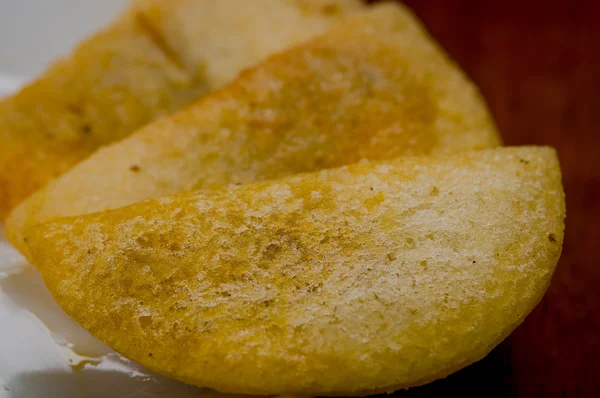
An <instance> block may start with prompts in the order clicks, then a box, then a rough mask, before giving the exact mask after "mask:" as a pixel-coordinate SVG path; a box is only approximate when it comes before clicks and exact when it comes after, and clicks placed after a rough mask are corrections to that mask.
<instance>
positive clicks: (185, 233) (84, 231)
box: [27, 147, 565, 395]
mask: <svg viewBox="0 0 600 398" xmlns="http://www.w3.org/2000/svg"><path fill="white" fill-rule="evenodd" d="M564 216H565V203H564V194H563V190H562V186H561V177H560V170H559V165H558V160H557V158H556V154H555V152H554V151H553V150H551V149H549V148H535V147H524V148H499V149H492V150H483V151H473V152H468V153H462V154H457V155H454V156H438V157H421V158H418V157H417V158H411V157H409V158H400V159H398V160H391V161H386V162H382V163H370V162H366V161H363V162H361V163H359V164H355V165H351V166H345V167H342V168H338V169H331V170H325V171H321V172H317V173H312V174H300V175H297V176H291V177H287V178H285V179H281V180H271V181H266V182H257V183H252V184H247V185H242V186H237V187H236V186H230V187H228V188H223V189H221V190H215V191H199V192H196V193H184V194H179V195H177V196H171V197H165V198H161V199H157V200H151V201H147V202H142V203H138V204H134V205H132V206H129V207H125V208H122V209H117V210H112V211H107V212H101V213H94V214H89V215H84V216H78V217H73V218H65V219H60V220H57V221H53V222H49V223H47V224H43V225H41V226H37V227H33V228H32V229H31V230H30V231H29V233H28V239H27V242H28V244H29V247H30V250H31V253H32V255H33V259H34V263H35V264H36V265H37V267H38V268H39V270H40V271H41V273H42V275H43V277H44V280H45V282H46V285H47V286H48V288H49V289H50V291H51V292H52V294H53V296H54V298H55V299H56V300H57V302H58V303H59V304H60V305H61V306H62V307H63V308H64V309H65V311H66V312H67V313H68V314H69V315H71V316H72V317H73V318H74V319H75V320H77V321H78V322H79V323H80V324H81V325H83V327H85V328H86V329H87V330H89V331H90V332H91V333H92V334H93V335H95V336H96V337H98V338H100V339H101V340H103V341H104V342H106V343H107V344H108V345H110V346H111V347H113V348H114V349H115V350H117V351H118V352H120V353H122V354H124V355H125V356H127V357H129V358H131V359H133V360H135V361H137V362H139V363H141V364H143V365H145V366H147V367H148V368H150V369H152V370H153V371H155V372H158V373H161V374H163V375H166V376H170V377H173V378H176V379H180V380H183V381H185V382H188V383H193V384H197V385H200V386H206V387H210V388H214V389H217V390H219V391H222V392H229V393H240V394H242V393H245V394H295V395H332V394H343V395H353V394H366V393H372V392H379V391H393V390H395V389H397V388H401V387H409V386H414V385H419V384H423V383H425V382H428V381H431V380H434V379H436V378H439V377H443V376H445V375H448V374H449V373H451V372H453V371H456V370H458V369H459V368H461V367H463V366H466V365H468V364H470V363H472V362H474V361H476V360H478V359H480V358H482V357H483V356H484V355H485V354H486V353H488V352H489V351H490V350H491V349H492V348H493V347H494V346H495V345H496V344H498V343H499V342H500V341H501V340H502V339H503V338H504V337H506V336H507V335H508V334H509V333H510V332H511V331H512V330H513V329H514V328H515V327H516V326H517V325H518V324H519V323H520V322H521V321H522V320H523V318H524V317H525V316H526V315H527V314H528V313H529V312H530V311H531V310H532V309H533V307H534V306H535V305H536V304H537V303H538V301H539V300H540V299H541V297H542V296H543V294H544V292H545V290H546V288H547V286H548V283H549V282H550V279H551V276H552V273H553V271H554V268H555V265H556V262H557V260H558V258H559V255H560V251H561V245H562V240H563V228H564V223H563V220H564Z"/></svg>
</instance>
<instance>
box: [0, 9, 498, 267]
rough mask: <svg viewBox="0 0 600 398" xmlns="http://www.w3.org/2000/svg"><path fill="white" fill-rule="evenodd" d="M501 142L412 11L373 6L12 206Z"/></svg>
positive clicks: (95, 198) (68, 209)
mask: <svg viewBox="0 0 600 398" xmlns="http://www.w3.org/2000/svg"><path fill="white" fill-rule="evenodd" d="M499 144H500V139H499V137H498V135H497V133H496V130H495V128H494V125H493V122H492V120H491V119H490V116H489V114H488V112H487V109H486V107H485V104H484V102H483V100H482V98H481V97H480V96H479V94H478V92H477V90H476V88H475V87H474V86H473V85H472V84H471V83H470V82H469V81H468V80H467V79H466V77H464V75H463V74H462V73H461V72H460V71H459V70H458V69H457V68H456V67H455V66H454V64H452V63H451V62H450V61H449V60H448V59H447V58H446V56H445V55H444V54H443V53H442V51H441V50H440V49H439V48H438V47H437V46H436V45H435V44H434V43H433V42H432V41H431V39H430V38H429V36H428V35H427V34H426V32H425V31H424V30H423V28H422V27H421V25H420V24H419V23H418V22H417V20H416V19H415V18H414V16H413V15H412V14H411V13H409V12H408V11H407V10H405V9H404V8H402V7H401V6H399V5H394V4H387V5H382V6H378V7H375V8H374V9H373V10H371V11H368V12H365V13H363V14H361V15H360V16H356V17H354V18H350V20H348V21H346V22H345V23H342V24H340V25H339V26H337V27H336V28H333V29H332V30H330V31H328V32H327V33H326V34H325V35H324V36H322V37H319V38H316V39H314V40H312V41H310V42H308V43H306V44H305V45H302V46H299V47H296V48H294V49H291V50H289V51H286V52H284V53H281V54H278V55H276V56H274V57H272V58H270V59H269V60H268V61H266V62H264V63H262V64H260V65H259V66H257V67H256V68H254V69H252V70H249V71H247V72H244V73H243V74H242V75H241V77H239V78H238V79H237V80H235V81H234V82H233V83H232V84H230V85H228V86H227V87H226V88H224V89H222V90H220V91H218V92H216V93H213V94H211V95H209V96H207V97H205V98H204V99H203V100H201V101H199V102H198V103H196V104H195V105H194V106H192V107H190V108H188V109H185V110H183V111H182V112H180V113H178V114H176V115H174V116H172V117H171V118H169V119H166V120H162V121H158V122H156V123H154V124H152V125H149V126H147V127H145V128H143V129H142V130H140V131H139V132H137V133H135V134H134V135H132V136H131V137H129V138H128V139H126V140H124V141H121V142H119V143H116V144H114V145H112V146H109V147H108V148H104V149H101V150H100V151H98V152H97V153H96V154H94V155H93V156H91V157H90V158H89V159H87V160H86V161H84V162H83V163H81V164H79V165H78V166H76V167H75V168H74V169H72V170H71V171H70V172H68V173H67V174H65V175H64V176H62V177H61V178H59V179H58V180H56V181H55V182H53V183H51V184H49V186H48V187H47V188H46V189H44V190H42V191H40V192H38V193H36V194H35V195H34V196H33V197H32V198H31V199H29V200H28V201H26V202H25V203H24V204H22V205H21V206H20V207H18V208H17V209H16V210H15V211H14V212H13V214H12V215H11V217H10V218H9V219H8V221H7V230H6V232H7V237H8V238H9V239H10V240H11V242H12V243H13V244H14V245H15V246H16V247H17V248H19V249H20V250H21V251H22V252H23V253H24V254H26V255H27V253H26V248H25V246H24V244H23V242H22V230H23V226H24V225H32V224H35V223H38V222H43V221H46V220H49V219H52V218H56V217H60V216H70V215H78V214H85V213H90V212H93V211H100V210H105V209H110V208H117V207H120V206H124V205H128V204H131V203H135V202H138V201H141V200H145V199H148V198H156V197H161V196H164V195H169V194H174V193H178V192H181V191H186V190H190V189H194V188H211V187H217V186H221V185H224V184H228V183H234V184H235V183H247V182H251V181H256V180H264V179H270V178H278V177H282V176H285V175H290V174H294V173H298V172H306V171H315V170H319V169H322V168H327V167H337V166H341V165H344V164H349V163H354V162H356V161H358V160H360V159H361V158H369V159H387V158H392V157H396V156H399V155H421V154H432V153H433V154H439V153H445V152H452V151H460V150H468V149H479V148H487V147H493V146H496V145H499Z"/></svg>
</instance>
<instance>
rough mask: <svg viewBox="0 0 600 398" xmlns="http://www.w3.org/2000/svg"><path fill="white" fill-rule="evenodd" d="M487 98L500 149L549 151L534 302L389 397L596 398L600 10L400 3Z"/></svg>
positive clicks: (559, 4) (473, 0)
mask: <svg viewBox="0 0 600 398" xmlns="http://www.w3.org/2000/svg"><path fill="white" fill-rule="evenodd" d="M405 3H406V4H408V5H409V6H410V7H412V8H413V9H414V10H415V11H416V13H417V14H418V15H419V17H420V18H421V19H422V20H423V21H424V22H425V24H426V25H427V27H428V28H429V30H430V32H431V33H432V34H433V36H435V37H436V39H437V40H438V41H439V42H440V43H441V45H442V46H443V47H444V48H445V49H446V50H447V51H448V52H449V53H450V54H451V56H452V57H453V58H454V59H455V60H456V61H457V62H458V63H459V64H460V65H461V66H462V68H463V69H464V70H465V71H466V72H467V74H468V75H469V76H470V77H471V78H472V79H473V80H474V81H475V82H476V83H477V84H478V86H479V87H480V88H481V91H482V92H483V94H484V95H485V97H486V98H487V101H488V103H489V105H490V108H491V110H492V113H493V114H494V116H495V118H496V121H497V124H498V127H499V129H500V131H501V132H502V135H503V137H504V140H505V143H506V144H507V145H522V144H543V145H551V146H554V147H556V148H557V149H558V152H559V156H560V160H561V164H562V170H563V178H564V185H565V190H566V194H567V229H566V237H565V244H564V249H563V254H562V258H561V261H560V263H559V266H558V269H557V271H556V274H555V276H554V280H553V283H552V286H551V287H550V290H549V291H548V293H547V295H546V297H545V299H544V300H543V301H542V303H541V304H540V305H539V306H538V307H537V308H536V310H535V311H534V312H533V313H532V314H531V315H530V316H529V317H528V318H527V320H526V321H525V323H524V324H523V325H521V326H520V327H519V328H518V329H517V330H516V331H515V332H514V333H513V335H512V336H511V337H510V338H509V339H508V340H507V341H506V342H505V343H503V344H502V345H501V346H500V347H498V348H497V349H496V350H495V351H493V352H492V353H491V354H490V355H489V356H488V357H487V358H486V359H484V360H483V361H481V362H479V363H476V364H474V365H472V366H470V367H468V368H466V369H464V370H462V371H461V372H458V373H457V374H454V375H452V376H450V377H448V378H447V379H445V380H440V381H438V382H435V383H432V384H430V385H427V386H424V387H420V388H416V389H412V390H409V391H408V392H400V393H396V394H395V395H396V396H398V397H402V398H405V397H430V396H434V397H437V396H454V395H455V394H456V396H458V397H461V396H462V397H465V396H468V397H471V396H473V397H600V314H599V311H600V135H599V133H600V76H599V74H600V2H598V1H581V0H579V1H578V0H572V1H569V0H560V1H553V0H548V1H538V0H529V1H527V0H522V1H518V0H497V1H495V0H405Z"/></svg>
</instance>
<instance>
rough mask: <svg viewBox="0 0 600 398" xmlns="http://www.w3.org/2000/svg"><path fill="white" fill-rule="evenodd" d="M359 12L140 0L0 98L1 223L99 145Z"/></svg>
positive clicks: (338, 5)
mask: <svg viewBox="0 0 600 398" xmlns="http://www.w3.org/2000/svg"><path fill="white" fill-rule="evenodd" d="M363 8H365V7H364V6H363V5H362V4H361V1H359V0H316V1H315V0H251V1H240V0H141V1H136V2H134V4H133V5H132V6H131V7H130V8H129V9H128V10H127V11H126V12H125V13H124V14H123V15H122V16H121V17H120V18H119V19H118V20H117V21H115V22H114V23H113V24H112V25H111V26H110V27H108V28H106V29H105V30H104V31H102V32H100V33H98V34H96V35H94V36H93V37H92V38H90V39H89V40H87V41H85V42H84V43H83V44H81V45H80V46H79V47H78V48H77V49H76V50H75V51H74V52H73V53H72V54H71V55H70V56H68V57H66V58H64V59H62V60H60V61H58V62H56V63H55V64H54V65H52V66H51V67H50V68H49V69H48V70H47V71H46V72H45V73H44V74H43V75H42V76H41V77H40V78H38V79H37V80H36V81H34V82H33V83H32V84H31V85H29V86H28V87H26V88H24V89H23V90H22V91H21V92H19V93H18V94H16V95H15V96H13V97H10V98H8V99H5V100H3V101H1V102H0V221H1V220H3V219H4V218H5V216H6V215H7V213H8V211H10V210H11V209H12V208H14V207H15V206H16V205H17V204H18V203H19V202H21V201H22V200H23V199H25V198H26V197H27V196H29V194H31V193H33V192H34V191H35V190H37V189H38V188H40V187H42V186H44V185H45V184H46V183H47V182H49V181H50V180H52V179H53V178H55V177H56V176H58V175H59V174H62V173H63V172H65V171H67V170H68V169H70V168H71V167H72V166H73V165H75V164H76V163H78V162H79V161H80V160H82V159H84V158H85V157H87V156H88V155H90V154H91V153H92V152H93V151H94V150H96V149H97V148H98V147H100V146H103V145H106V144H109V143H111V142H113V141H116V140H120V139H122V138H124V137H126V136H127V135H129V134H130V133H131V132H132V131H134V130H136V129H138V128H139V127H141V126H142V125H144V124H146V123H148V122H150V121H152V120H155V119H157V118H160V117H161V116H165V115H166V114H169V113H171V112H172V111H174V110H176V109H179V108H181V107H182V106H183V105H185V104H187V103H189V102H190V101H192V100H194V99H196V98H197V97H199V96H200V95H201V94H205V93H207V92H209V91H212V90H214V89H215V88H218V87H221V86H222V85H223V84H225V83H227V82H228V81H230V80H231V79H232V78H233V77H235V76H236V75H237V74H238V72H240V71H241V70H242V69H243V68H245V67H248V66H251V65H254V64H255V63H257V62H258V61H259V60H261V59H262V58H264V57H266V56H267V55H269V54H272V53H274V52H276V51H279V50H282V49H283V48H286V47H288V46H290V45H291V44H294V43H297V42H300V41H304V40H306V39H308V38H310V37H312V36H314V35H316V34H318V33H321V32H323V31H325V30H326V29H327V28H328V27H330V26H331V25H332V24H333V23H334V22H337V21H339V20H340V19H341V18H343V17H344V16H346V15H348V14H350V13H353V12H355V11H359V10H362V9H363Z"/></svg>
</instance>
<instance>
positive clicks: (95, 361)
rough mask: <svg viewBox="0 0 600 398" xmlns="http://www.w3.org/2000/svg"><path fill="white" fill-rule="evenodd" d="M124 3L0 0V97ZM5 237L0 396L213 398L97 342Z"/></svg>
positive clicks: (1, 248)
mask: <svg viewBox="0 0 600 398" xmlns="http://www.w3.org/2000/svg"><path fill="white" fill-rule="evenodd" d="M125 3H126V0H100V1H99V0H85V1H84V0H0V54H1V55H0V97H1V96H3V95H7V94H9V93H11V92H12V91H14V90H16V89H18V87H19V86H21V85H22V84H23V83H24V82H25V80H26V79H25V78H23V77H21V76H34V75H36V74H38V73H39V72H40V71H42V70H43V68H44V66H45V65H47V63H48V62H50V61H51V60H52V59H54V58H55V57H57V56H58V55H60V54H64V53H67V52H68V51H69V49H70V48H71V47H72V46H73V45H74V44H75V43H76V42H77V41H79V40H80V39H81V38H82V37H84V36H86V35H88V34H90V33H91V32H93V31H95V30H96V29H98V28H99V27H100V26H102V25H104V24H105V23H106V22H107V21H109V20H110V19H111V18H113V16H114V15H115V14H116V13H118V11H119V9H120V8H122V7H123V6H124V4H125ZM1 236H2V231H1V226H0V397H2V398H53V397H57V398H80V397H85V398H106V397H114V398H120V397H123V398H124V397H131V398H136V397H167V398H168V397H177V398H182V397H199V396H206V395H211V396H214V395H215V393H212V392H208V391H206V390H200V389H197V388H194V387H190V386H186V385H184V384H182V383H178V382H175V381H172V380H168V379H165V378H163V377H160V376H157V375H155V374H152V373H151V372H149V371H147V370H145V369H143V368H142V367H141V366H139V365H136V364H134V363H132V362H130V361H128V360H126V359H125V358H122V357H121V356H119V355H118V354H116V353H114V352H113V351H112V350H110V348H108V347H107V346H105V345H104V344H102V343H101V342H99V341H98V340H96V339H94V338H93V337H92V336H90V335H89V334H88V333H87V332H86V331H85V330H83V329H82V328H81V327H80V326H79V325H77V324H76V323H75V322H74V321H73V320H71V319H70V318H69V317H68V316H67V315H66V314H65V313H64V312H63V311H62V310H61V309H60V307H59V306H58V305H57V304H56V303H55V302H54V300H52V297H51V296H50V294H49V292H48V291H47V290H46V288H45V286H44V284H43V282H42V280H41V277H40V276H39V274H38V273H37V271H36V270H35V269H34V268H33V267H31V266H29V265H27V264H26V263H25V261H24V260H23V258H22V257H21V256H20V255H19V254H18V253H16V251H15V250H14V249H12V248H11V247H10V246H9V245H8V244H7V243H6V242H5V241H4V240H3V239H2V238H1ZM75 351H77V353H76V352H75ZM80 354H81V355H83V356H81V355H80Z"/></svg>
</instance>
